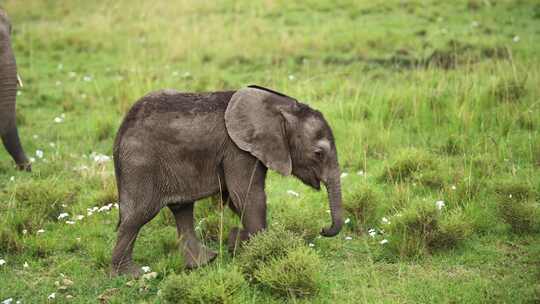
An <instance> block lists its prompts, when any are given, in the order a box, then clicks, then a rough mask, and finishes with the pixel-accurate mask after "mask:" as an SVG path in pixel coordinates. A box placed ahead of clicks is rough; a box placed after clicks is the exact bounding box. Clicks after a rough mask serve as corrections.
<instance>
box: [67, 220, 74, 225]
mask: <svg viewBox="0 0 540 304" xmlns="http://www.w3.org/2000/svg"><path fill="white" fill-rule="evenodd" d="M66 224H68V225H75V222H74V221H66Z"/></svg>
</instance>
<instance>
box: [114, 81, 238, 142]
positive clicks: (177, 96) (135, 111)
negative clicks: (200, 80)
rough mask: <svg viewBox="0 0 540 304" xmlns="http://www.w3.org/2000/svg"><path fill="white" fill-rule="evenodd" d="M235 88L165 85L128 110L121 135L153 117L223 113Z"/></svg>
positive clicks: (166, 117)
mask: <svg viewBox="0 0 540 304" xmlns="http://www.w3.org/2000/svg"><path fill="white" fill-rule="evenodd" d="M235 92H236V91H222V92H209V93H186V92H180V91H177V90H173V89H164V90H159V91H155V92H151V93H148V94H147V95H145V96H143V97H142V98H141V99H139V100H138V101H137V102H136V103H135V104H133V106H132V107H131V109H130V110H129V111H128V113H127V114H126V116H125V117H124V121H123V122H122V125H121V126H120V129H119V130H118V134H117V137H121V136H122V135H123V134H124V133H125V131H126V130H128V129H130V128H132V127H134V126H136V125H138V124H142V123H144V121H145V120H149V119H158V120H162V119H170V118H174V117H179V116H182V117H193V116H201V115H204V114H214V113H215V114H218V115H223V113H224V112H225V110H226V109H227V105H228V103H229V100H230V99H231V97H232V95H233V94H234V93H235Z"/></svg>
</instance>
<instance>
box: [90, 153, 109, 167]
mask: <svg viewBox="0 0 540 304" xmlns="http://www.w3.org/2000/svg"><path fill="white" fill-rule="evenodd" d="M90 157H91V158H92V159H93V160H94V162H96V163H97V164H103V163H106V162H108V161H110V160H111V158H110V157H109V156H107V155H104V154H100V153H96V152H92V154H90Z"/></svg>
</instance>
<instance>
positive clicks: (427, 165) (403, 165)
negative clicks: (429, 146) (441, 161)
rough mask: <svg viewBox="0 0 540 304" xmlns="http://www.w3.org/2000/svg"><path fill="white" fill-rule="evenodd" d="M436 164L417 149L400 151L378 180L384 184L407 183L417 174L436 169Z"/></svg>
mask: <svg viewBox="0 0 540 304" xmlns="http://www.w3.org/2000/svg"><path fill="white" fill-rule="evenodd" d="M436 167H437V164H436V162H435V160H434V158H433V156H431V155H430V154H428V153H426V152H425V151H421V150H417V149H405V150H402V151H401V152H400V153H399V154H398V156H397V157H396V159H395V160H394V161H393V162H392V163H391V164H390V165H387V166H386V169H385V170H384V172H383V174H382V175H381V177H380V179H381V180H383V181H386V182H405V181H409V180H410V179H411V178H412V177H413V175H414V174H415V173H417V172H421V171H424V170H429V169H433V170H434V169H436Z"/></svg>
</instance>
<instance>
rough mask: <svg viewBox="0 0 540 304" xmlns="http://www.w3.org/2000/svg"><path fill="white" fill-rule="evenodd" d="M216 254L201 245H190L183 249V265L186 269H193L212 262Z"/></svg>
mask: <svg viewBox="0 0 540 304" xmlns="http://www.w3.org/2000/svg"><path fill="white" fill-rule="evenodd" d="M216 257H217V252H215V251H213V250H210V249H208V248H207V247H206V246H203V245H201V244H191V245H190V246H186V248H185V249H184V261H185V262H184V264H185V266H186V268H188V269H193V268H197V267H200V266H203V265H206V264H208V263H210V262H212V261H213V260H214V259H215V258H216Z"/></svg>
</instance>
